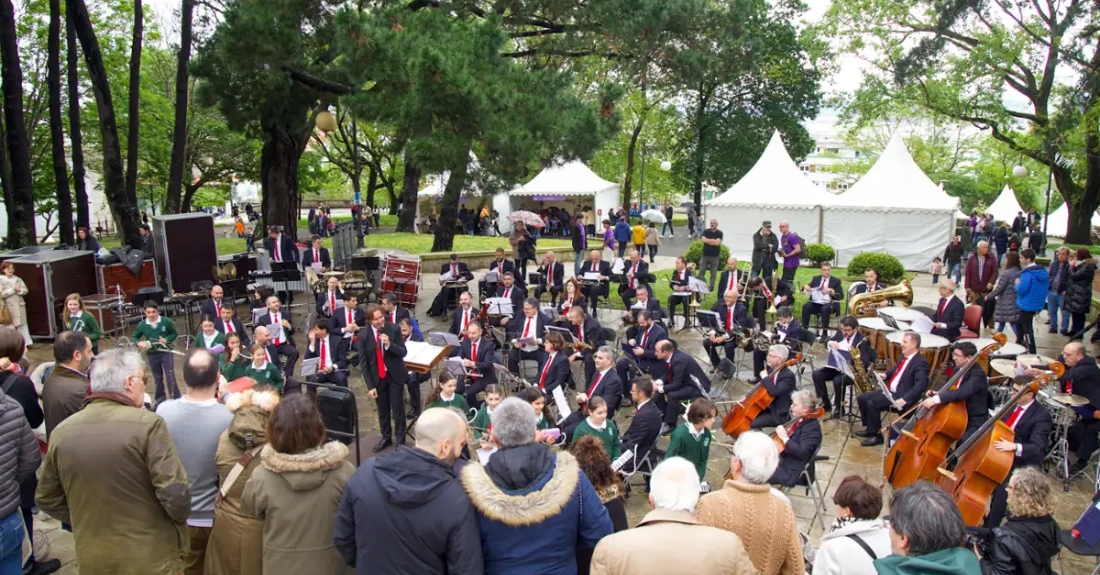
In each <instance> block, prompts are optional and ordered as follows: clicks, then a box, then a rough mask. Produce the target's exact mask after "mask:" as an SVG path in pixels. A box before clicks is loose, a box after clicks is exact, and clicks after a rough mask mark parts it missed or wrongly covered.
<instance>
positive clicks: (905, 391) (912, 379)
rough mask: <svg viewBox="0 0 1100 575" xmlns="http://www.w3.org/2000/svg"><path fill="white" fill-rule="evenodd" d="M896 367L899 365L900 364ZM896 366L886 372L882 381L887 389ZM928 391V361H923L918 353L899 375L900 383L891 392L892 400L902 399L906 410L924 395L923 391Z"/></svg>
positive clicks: (922, 357)
mask: <svg viewBox="0 0 1100 575" xmlns="http://www.w3.org/2000/svg"><path fill="white" fill-rule="evenodd" d="M898 365H901V364H900V363H899V364H898ZM897 369H898V366H896V365H895V366H894V367H891V368H890V369H889V371H887V372H886V376H885V377H884V378H883V381H884V382H885V383H886V385H887V387H889V386H890V380H891V379H893V377H894V372H896V371H897ZM927 389H928V360H926V359H924V356H923V355H921V354H920V353H917V354H915V355H913V358H912V359H910V360H909V366H908V367H906V368H905V373H902V374H901V381H899V382H898V384H897V388H896V389H895V390H894V391H893V394H894V399H895V400H898V399H904V400H905V406H906V407H907V408H908V407H909V406H911V405H913V402H914V401H917V400H919V399H920V398H921V396H922V395H924V392H925V390H927Z"/></svg>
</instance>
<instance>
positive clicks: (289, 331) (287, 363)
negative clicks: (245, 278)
mask: <svg viewBox="0 0 1100 575" xmlns="http://www.w3.org/2000/svg"><path fill="white" fill-rule="evenodd" d="M256 325H262V326H265V327H267V328H268V329H269V331H270V332H271V345H273V346H275V350H276V351H277V352H278V355H279V356H280V357H281V358H283V374H284V375H286V377H291V376H293V375H294V364H295V363H298V348H297V347H294V321H293V320H292V319H291V317H290V310H284V309H282V304H281V303H280V302H279V298H278V297H276V296H268V298H267V313H265V314H264V315H262V316H260V317H259V318H258V320H257V321H256ZM276 325H277V326H279V328H281V331H282V333H281V334H279V333H278V332H279V328H273V326H276ZM257 339H258V338H257ZM271 360H272V362H273V363H275V364H278V363H279V359H278V358H276V357H272V358H271Z"/></svg>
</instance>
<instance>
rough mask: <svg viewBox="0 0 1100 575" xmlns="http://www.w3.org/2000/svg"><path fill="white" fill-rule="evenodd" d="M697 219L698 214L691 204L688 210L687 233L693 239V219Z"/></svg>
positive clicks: (662, 235)
mask: <svg viewBox="0 0 1100 575" xmlns="http://www.w3.org/2000/svg"><path fill="white" fill-rule="evenodd" d="M697 219H699V215H698V212H697V211H695V206H694V205H693V206H691V209H689V210H688V235H689V236H691V237H692V238H693V239H694V238H695V220H697ZM661 237H664V234H661Z"/></svg>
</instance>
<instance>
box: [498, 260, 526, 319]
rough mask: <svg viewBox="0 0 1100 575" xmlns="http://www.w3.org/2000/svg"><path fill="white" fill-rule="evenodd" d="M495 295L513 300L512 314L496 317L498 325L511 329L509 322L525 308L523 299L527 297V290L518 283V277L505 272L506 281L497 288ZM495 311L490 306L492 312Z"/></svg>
mask: <svg viewBox="0 0 1100 575" xmlns="http://www.w3.org/2000/svg"><path fill="white" fill-rule="evenodd" d="M494 297H502V298H506V299H508V300H511V302H512V315H511V316H505V317H501V318H495V321H496V324H497V325H499V326H502V327H504V328H505V329H506V330H509V331H510V330H511V328H509V327H508V324H509V322H510V321H511V320H512V318H514V317H515V316H518V315H520V313H519V312H520V310H521V309H523V300H525V299H527V290H525V289H523V288H521V287H519V286H518V285H516V278H515V276H514V275H512V274H510V273H506V274H504V283H503V284H501V286H500V287H499V288H497V293H496V295H495V296H494ZM493 311H495V310H493V309H492V308H490V313H492V312H493Z"/></svg>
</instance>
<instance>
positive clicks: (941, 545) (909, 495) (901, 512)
mask: <svg viewBox="0 0 1100 575" xmlns="http://www.w3.org/2000/svg"><path fill="white" fill-rule="evenodd" d="M964 536H965V530H964V527H963V518H962V513H960V512H959V508H958V507H957V506H956V505H955V502H954V501H953V500H952V499H951V496H950V495H948V494H947V492H946V491H944V490H943V489H940V488H939V487H937V486H936V485H934V484H933V483H932V482H930V481H925V480H921V481H917V482H916V483H913V484H911V485H909V486H908V487H905V488H903V489H899V490H897V491H895V492H894V496H893V497H892V498H891V499H890V547H891V548H892V550H893V551H894V554H893V555H888V556H886V557H882V558H881V559H876V560H875V569H876V570H878V573H879V575H954V574H958V573H981V572H982V570H981V565H980V563H979V562H978V556H977V555H976V554H975V552H974V551H971V550H970V549H967V548H966V547H962V546H961V545H962V542H963V537H964Z"/></svg>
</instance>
